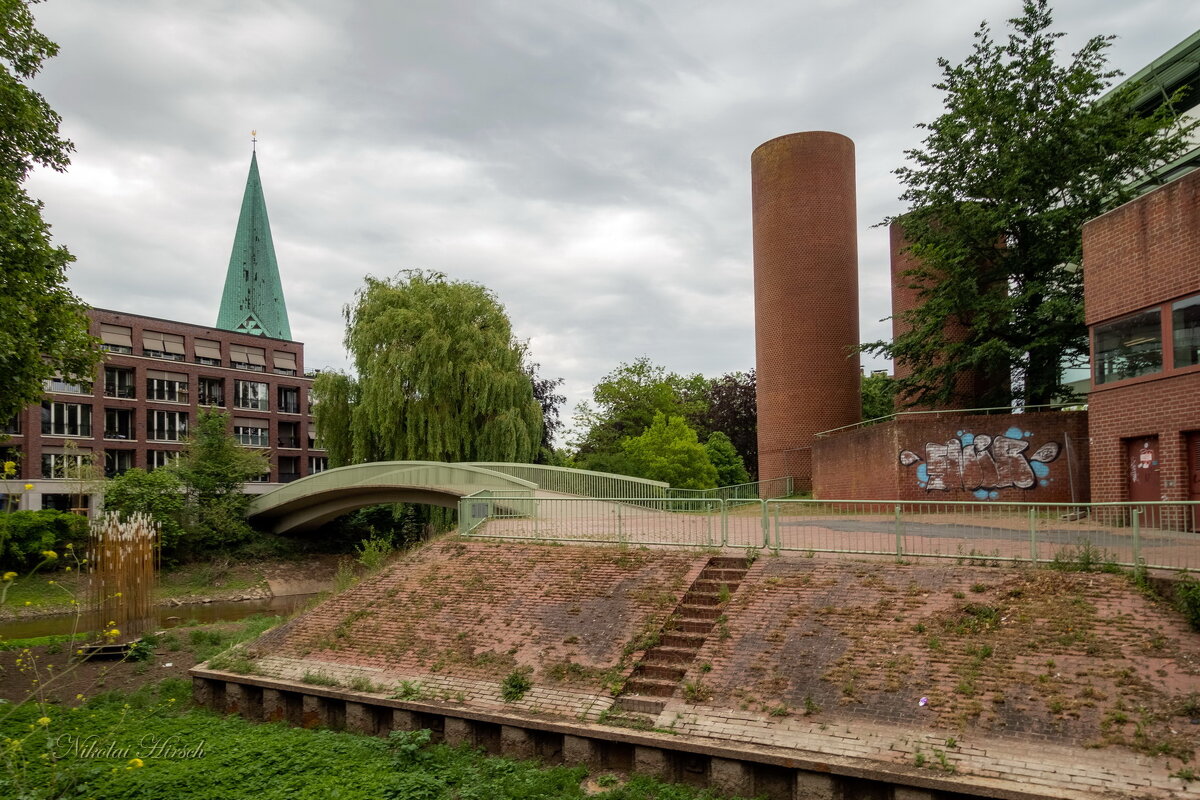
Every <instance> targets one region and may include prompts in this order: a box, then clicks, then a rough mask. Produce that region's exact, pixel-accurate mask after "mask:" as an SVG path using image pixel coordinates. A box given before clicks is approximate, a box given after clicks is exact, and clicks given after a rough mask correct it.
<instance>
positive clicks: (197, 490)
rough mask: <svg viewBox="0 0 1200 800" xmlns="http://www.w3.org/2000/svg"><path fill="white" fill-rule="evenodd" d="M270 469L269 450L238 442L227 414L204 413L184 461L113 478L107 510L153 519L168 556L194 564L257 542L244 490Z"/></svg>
mask: <svg viewBox="0 0 1200 800" xmlns="http://www.w3.org/2000/svg"><path fill="white" fill-rule="evenodd" d="M269 466H270V464H269V462H268V460H267V457H266V455H265V454H264V453H263V451H261V450H252V449H249V448H245V447H242V446H241V445H239V444H238V443H237V441H236V440H235V439H234V438H233V436H232V435H231V434H230V433H229V416H228V415H227V414H224V413H221V412H219V411H214V410H212V409H201V410H200V414H199V415H198V417H197V419H196V426H195V428H193V429H192V431H191V432H190V433H189V435H188V437H187V439H185V440H184V448H183V450H182V452H180V454H179V457H178V458H177V459H175V461H174V462H172V463H171V464H170V465H168V466H166V467H161V468H159V469H156V470H154V471H152V472H145V471H143V470H140V469H131V470H129V471H127V472H125V473H123V474H122V475H119V476H117V477H116V478H113V479H112V480H111V481H109V482H108V484H107V485H106V486H105V491H104V507H105V509H106V510H109V511H115V512H118V513H120V514H123V515H128V514H133V513H136V512H143V513H147V514H150V515H151V516H152V517H153V518H154V519H155V520H157V521H158V522H159V524H160V525H161V526H162V534H163V542H162V543H163V551H164V553H165V555H166V557H167V558H169V559H182V560H188V559H194V558H198V557H200V556H204V555H207V554H210V553H213V552H217V551H221V550H227V549H229V548H231V547H236V546H238V545H241V544H244V543H245V542H247V541H248V540H250V539H251V537H252V536H253V535H254V531H253V529H252V528H251V527H250V525H249V524H248V523H247V522H246V507H247V505H249V503H250V498H249V497H248V496H247V495H246V494H244V493H243V491H242V490H243V487H244V486H245V483H246V481H248V480H251V479H253V478H256V477H258V476H259V475H262V474H263V473H264V472H266V471H267V469H268V468H269Z"/></svg>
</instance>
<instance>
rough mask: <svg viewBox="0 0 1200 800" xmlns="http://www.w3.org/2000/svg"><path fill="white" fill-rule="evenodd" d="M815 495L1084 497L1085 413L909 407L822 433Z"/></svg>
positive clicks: (1014, 498)
mask: <svg viewBox="0 0 1200 800" xmlns="http://www.w3.org/2000/svg"><path fill="white" fill-rule="evenodd" d="M813 493H814V495H815V496H816V497H820V498H825V499H831V500H832V499H845V500H880V499H886V500H891V499H896V500H970V501H976V502H978V501H1003V500H1011V501H1022V502H1043V503H1056V502H1064V503H1065V502H1085V501H1086V500H1087V499H1088V497H1089V485H1088V430H1087V412H1085V411H1071V412H1061V411H1060V412H1040V413H1031V414H954V413H939V414H906V415H901V416H899V417H897V418H896V419H894V420H891V421H889V422H886V423H880V424H877V425H871V426H869V427H865V428H859V429H856V430H852V431H847V432H844V433H839V434H835V435H833V436H828V437H822V438H820V439H818V440H817V441H816V442H815V443H814V446H813Z"/></svg>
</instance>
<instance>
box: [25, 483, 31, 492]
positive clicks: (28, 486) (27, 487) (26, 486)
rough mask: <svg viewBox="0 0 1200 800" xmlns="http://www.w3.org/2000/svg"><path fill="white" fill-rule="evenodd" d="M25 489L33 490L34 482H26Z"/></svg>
mask: <svg viewBox="0 0 1200 800" xmlns="http://www.w3.org/2000/svg"><path fill="white" fill-rule="evenodd" d="M25 491H27V492H31V491H33V484H32V483H27V484H25Z"/></svg>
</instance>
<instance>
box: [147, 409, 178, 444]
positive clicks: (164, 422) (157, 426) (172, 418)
mask: <svg viewBox="0 0 1200 800" xmlns="http://www.w3.org/2000/svg"><path fill="white" fill-rule="evenodd" d="M187 420H188V415H187V412H186V411H149V412H147V420H146V438H148V439H150V440H152V441H156V442H177V441H179V440H180V439H182V438H183V437H184V436H185V435H186V434H187Z"/></svg>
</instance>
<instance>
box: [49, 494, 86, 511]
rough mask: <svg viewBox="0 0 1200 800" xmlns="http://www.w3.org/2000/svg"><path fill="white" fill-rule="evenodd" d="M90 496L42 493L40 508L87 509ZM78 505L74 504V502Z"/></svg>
mask: <svg viewBox="0 0 1200 800" xmlns="http://www.w3.org/2000/svg"><path fill="white" fill-rule="evenodd" d="M91 499H92V498H91V497H89V496H88V495H86V494H85V495H75V494H44V495H42V510H43V511H46V510H53V511H73V512H77V511H87V509H88V505H90V501H91ZM76 502H78V503H79V505H78V506H76V505H75V503H76Z"/></svg>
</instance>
